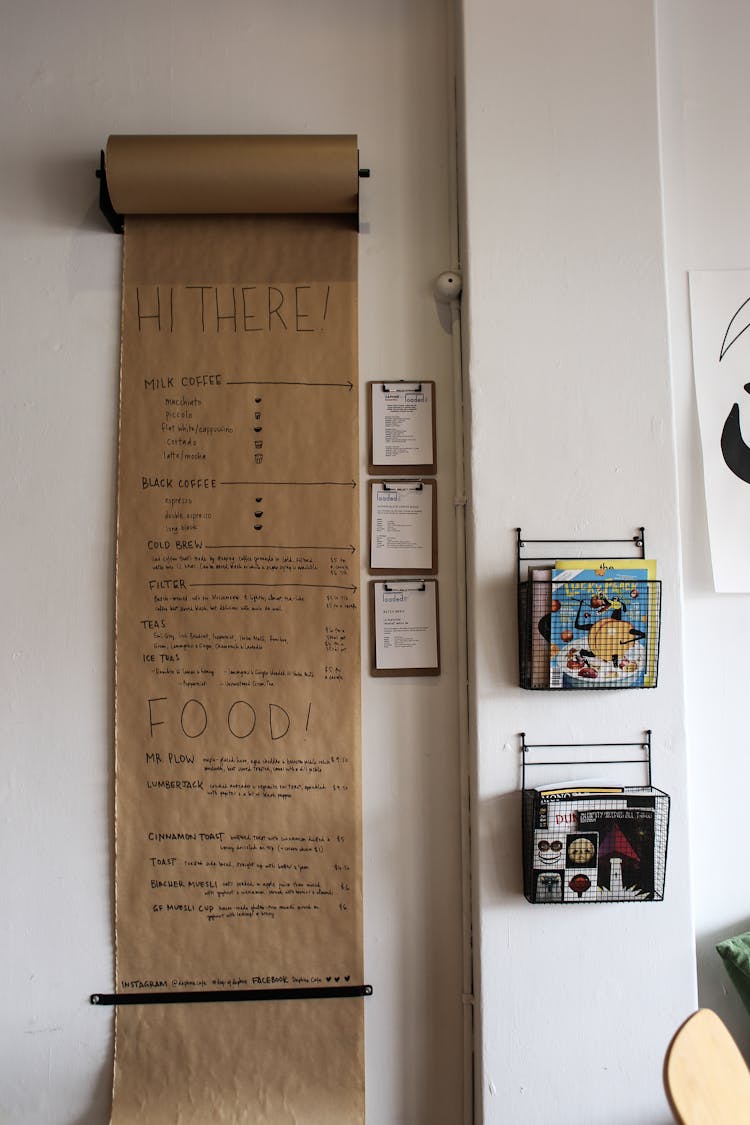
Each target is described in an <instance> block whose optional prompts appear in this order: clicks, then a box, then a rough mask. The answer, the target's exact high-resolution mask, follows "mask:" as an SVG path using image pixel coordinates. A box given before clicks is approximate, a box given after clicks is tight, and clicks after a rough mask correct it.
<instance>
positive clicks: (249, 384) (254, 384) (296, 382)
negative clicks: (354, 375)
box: [226, 379, 354, 391]
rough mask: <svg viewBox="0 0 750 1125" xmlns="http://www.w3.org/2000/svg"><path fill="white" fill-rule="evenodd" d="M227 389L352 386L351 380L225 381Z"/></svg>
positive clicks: (349, 387) (350, 387) (349, 388)
mask: <svg viewBox="0 0 750 1125" xmlns="http://www.w3.org/2000/svg"><path fill="white" fill-rule="evenodd" d="M226 385H227V386H228V387H346V389H347V390H348V391H350V390H351V389H352V387H353V386H354V384H353V383H352V382H351V380H347V381H346V382H345V383H312V382H309V381H306V380H304V379H227V382H226Z"/></svg>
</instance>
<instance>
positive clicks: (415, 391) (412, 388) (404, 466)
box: [367, 379, 437, 476]
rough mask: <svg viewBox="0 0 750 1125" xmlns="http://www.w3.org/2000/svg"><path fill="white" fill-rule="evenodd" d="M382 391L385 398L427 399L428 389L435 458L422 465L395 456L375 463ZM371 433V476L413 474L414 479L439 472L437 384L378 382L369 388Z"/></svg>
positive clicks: (368, 416)
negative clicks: (376, 423)
mask: <svg viewBox="0 0 750 1125" xmlns="http://www.w3.org/2000/svg"><path fill="white" fill-rule="evenodd" d="M378 388H380V390H381V391H382V393H383V394H393V395H401V394H403V395H404V396H407V395H409V394H412V395H424V394H425V393H426V392H425V388H429V398H430V401H429V404H428V403H425V409H429V410H430V415H431V417H430V434H431V443H432V449H431V450H429V451H428V452H430V453H431V454H432V458H431V460H429V461H422V462H420V463H419V464H417V463H416V462H412V461H409V460H403V459H399V458H398V457H396V456H394V457H393V458H389V459H388V460H387V461H382V460H381V461H376V460H375V449H374V431H373V425H374V420H375V395H376V393H377V391H378ZM367 432H368V454H367V456H368V471H369V472H370V473H378V474H380V473H383V474H385V475H390V474H391V473H393V474H396V475H398V476H403V475H404V474H405V473H413V474H414V476H421V475H422V474H424V475H426V476H429V475H431V474H433V473H436V472H437V425H436V414H435V383H434V381H433V380H431V379H392V380H377V381H375V382H371V383H368V384H367Z"/></svg>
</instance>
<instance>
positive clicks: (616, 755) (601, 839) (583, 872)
mask: <svg viewBox="0 0 750 1125" xmlns="http://www.w3.org/2000/svg"><path fill="white" fill-rule="evenodd" d="M520 737H521V755H522V756H521V801H522V804H521V831H522V852H523V888H524V895H525V897H526V899H527V900H528V901H529V902H532V903H536V904H540V903H541V904H560V905H564V904H576V903H580V904H585V903H622V902H630V903H633V902H661V901H662V900H663V898H664V884H665V878H666V864H667V843H668V839H669V808H670V799H669V795H668V794H667V793H665V792H664V791H663V790H661V789H657V788H655V787H654V785H653V784H652V776H651V731H650V730H647V731H645V732H644V735H643V738H642V739H641V740H640V741H639V742H597V743H584V742H581V743H536V744H532V743H528V742H527V741H526V735H525V734H523V733H522V734H521V736H520ZM563 766H565V767H575V771H574V772H575V774H576V776H575V777H574V778H572V779H564V778H562V777H561V776H560V768H561V767H563ZM590 766H601V767H605V773H606V775H607V776H606V778H605V779H604V780H601V779H600V778H593V779H592V778H591V777H583V776H581V774H582V772H588V767H590ZM625 766H627V767H630V772H631V773H632V768H635V769H636V770H640V769H641V768H643V769H644V770H645V773H646V780H647V784H646V785H630V784H622V783H619V784H618V782H622V778H621V777H620V778H618V777H617V775H615V776H614V777H613V778H612V783H610V781H609V778H610V772H609V771H610V770H611V768H612V767H618V768H619V769H620V772H621V773H623V774H624V773H627V772H628V771H626V770H624V769H623V767H625ZM539 767H542V768H546V769H547V770H548V771H550V773H551V774H552V778H553V779H552V780H550V781H547V782H545V783H544V784H543V785H541V784H540V785H536V786H534V787H529V786H528V784H527V770H530V769H533V770H537V769H538V768H539ZM536 776H537V777H538V776H539V775H538V774H537V775H536Z"/></svg>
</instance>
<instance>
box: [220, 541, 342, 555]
mask: <svg viewBox="0 0 750 1125" xmlns="http://www.w3.org/2000/svg"><path fill="white" fill-rule="evenodd" d="M356 549H357V548H356V547H355V546H354V544H353V543H346V544H345V545H344V546H343V547H341V546H339V547H324V546H321V545H319V544H317V543H314V544H311V543H207V544H206V550H207V551H248V550H249V551H349V553H350V554H352V555H353V554H354V552H355V551H356Z"/></svg>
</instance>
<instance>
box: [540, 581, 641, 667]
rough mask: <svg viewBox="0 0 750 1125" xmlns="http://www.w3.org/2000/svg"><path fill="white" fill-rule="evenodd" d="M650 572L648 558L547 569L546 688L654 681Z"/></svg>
mask: <svg viewBox="0 0 750 1125" xmlns="http://www.w3.org/2000/svg"><path fill="white" fill-rule="evenodd" d="M655 573H656V563H655V562H654V561H653V560H651V559H614V560H612V559H609V560H604V561H597V560H595V559H559V560H558V561H557V563H556V565H555V568H554V570H553V572H552V602H551V612H550V687H553V688H585V687H651V686H653V684H654V683H655V680H656V668H655V654H654V652H653V644H652V641H651V640H650V631H649V591H650V589H651V587H650V586H649V584H648V583H649V582H650V581H653V578H654V576H655ZM651 632H652V633H653V632H654V630H653V629H652V630H651Z"/></svg>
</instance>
